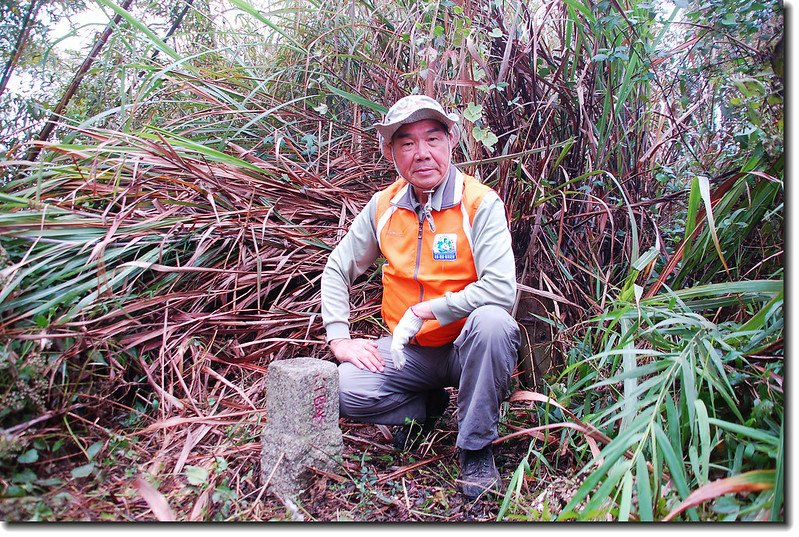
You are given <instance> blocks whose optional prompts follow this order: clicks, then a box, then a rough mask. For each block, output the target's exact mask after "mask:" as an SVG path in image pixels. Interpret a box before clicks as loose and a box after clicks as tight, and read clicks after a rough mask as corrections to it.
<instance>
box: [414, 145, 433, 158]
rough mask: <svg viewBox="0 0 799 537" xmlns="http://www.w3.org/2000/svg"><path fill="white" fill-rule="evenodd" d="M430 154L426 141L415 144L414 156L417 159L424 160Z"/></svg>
mask: <svg viewBox="0 0 799 537" xmlns="http://www.w3.org/2000/svg"><path fill="white" fill-rule="evenodd" d="M430 155H431V151H430V146H429V145H427V142H419V145H417V146H416V158H417V159H418V160H425V159H428V158H430Z"/></svg>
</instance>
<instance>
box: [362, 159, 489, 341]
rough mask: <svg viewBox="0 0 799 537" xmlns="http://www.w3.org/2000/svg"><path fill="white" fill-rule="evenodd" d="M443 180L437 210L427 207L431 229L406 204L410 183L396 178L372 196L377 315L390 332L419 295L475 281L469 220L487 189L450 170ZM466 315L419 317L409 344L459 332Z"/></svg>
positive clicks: (424, 296)
mask: <svg viewBox="0 0 799 537" xmlns="http://www.w3.org/2000/svg"><path fill="white" fill-rule="evenodd" d="M447 181H453V183H454V184H453V185H446V188H444V191H443V193H444V194H445V195H449V198H450V199H444V200H442V205H441V210H440V211H433V212H432V216H433V221H434V227H435V231H432V230H431V229H430V225H429V223H428V221H427V220H423V221H422V222H420V221H419V218H418V216H417V215H416V213H415V212H414V211H413V209H412V208H411V205H410V198H409V196H410V192H408V189H409V188H411V187H410V185H409V184H408V183H407V182H406V181H405V179H402V178H400V179H398V180H397V181H395V182H394V183H393V184H391V185H390V186H389V187H388V188H386V189H385V190H383V191H382V192H381V193H380V195H379V197H378V201H377V214H376V215H375V221H376V222H377V238H378V243H379V245H380V251H381V252H382V254H383V256H384V257H385V258H386V263H385V264H384V265H383V302H382V310H381V312H382V315H383V320H384V321H385V322H386V324H387V325H388V327H389V329H390V330H391V332H392V333H393V332H394V328H395V327H396V326H397V323H398V322H399V320H400V319H401V318H402V316H403V314H405V311H406V310H407V309H408V308H409V307H411V306H413V305H414V304H417V303H419V302H423V301H425V300H431V299H434V298H438V297H441V296H444V294H445V293H447V292H457V291H460V290H462V289H463V288H464V287H466V286H467V285H468V284H470V283H472V282H476V281H477V270H476V269H475V266H474V257H473V256H472V246H471V242H472V234H471V229H472V224H473V222H474V215H475V213H476V212H477V208H478V207H479V206H480V203H481V202H482V201H483V198H484V196H485V195H486V194H487V193H489V192H491V188H490V187H488V186H486V185H483V184H482V183H480V182H479V181H478V180H477V179H475V178H474V177H471V176H468V175H464V174H462V173H461V172H460V171H456V173H455V174H454V176H450V177H449V178H448V179H447ZM465 322H466V319H460V320H458V321H455V322H452V323H450V324H448V325H446V326H441V324H440V323H439V322H438V321H437V320H435V319H433V320H428V321H425V322H424V325H423V326H422V329H421V330H420V331H419V333H418V334H417V335H416V337H415V338H414V340H413V341H412V342H413V343H416V344H417V345H424V346H439V345H444V344H446V343H451V342H452V341H454V340H455V338H457V337H458V334H460V332H461V329H462V328H463V325H464V324H465Z"/></svg>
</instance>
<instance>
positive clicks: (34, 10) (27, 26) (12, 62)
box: [0, 0, 42, 95]
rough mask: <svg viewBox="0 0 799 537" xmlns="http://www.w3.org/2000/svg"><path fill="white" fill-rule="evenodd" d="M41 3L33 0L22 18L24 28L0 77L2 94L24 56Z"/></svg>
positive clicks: (0, 93) (0, 91) (21, 29)
mask: <svg viewBox="0 0 799 537" xmlns="http://www.w3.org/2000/svg"><path fill="white" fill-rule="evenodd" d="M41 5H42V4H41V3H40V2H39V1H38V0H31V3H30V5H29V6H28V11H27V13H25V18H24V19H23V20H22V28H20V30H19V35H18V36H17V42H16V44H15V45H14V51H13V53H12V54H11V56H10V57H9V58H8V62H6V66H5V68H4V69H3V77H2V78H0V95H2V94H3V93H4V92H5V91H6V85H7V84H8V81H9V80H10V79H11V73H12V71H14V68H15V67H16V66H17V62H19V58H20V56H22V49H24V48H25V42H26V41H27V40H28V35H30V32H31V26H32V24H33V21H35V20H36V15H37V14H38V13H39V8H40V7H41Z"/></svg>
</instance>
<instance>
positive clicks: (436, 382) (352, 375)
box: [339, 306, 519, 449]
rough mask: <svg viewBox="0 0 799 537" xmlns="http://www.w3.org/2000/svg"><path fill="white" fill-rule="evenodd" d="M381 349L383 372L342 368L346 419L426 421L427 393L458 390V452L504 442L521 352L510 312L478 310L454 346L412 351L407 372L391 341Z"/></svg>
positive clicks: (342, 409) (348, 365)
mask: <svg viewBox="0 0 799 537" xmlns="http://www.w3.org/2000/svg"><path fill="white" fill-rule="evenodd" d="M377 344H378V350H379V351H380V354H381V355H382V356H383V359H384V360H385V362H386V367H385V369H384V370H383V372H378V373H372V372H371V371H369V370H366V369H364V370H361V369H358V368H357V367H356V366H354V365H352V364H351V363H349V362H345V363H343V364H341V365H339V392H340V398H339V399H340V412H341V415H342V416H344V417H346V418H350V419H353V420H357V421H362V422H368V423H380V424H384V425H403V424H405V423H406V420H407V419H415V420H417V421H419V420H423V419H424V418H425V417H426V416H425V403H426V399H427V391H428V390H431V389H437V388H442V387H446V386H452V387H455V388H458V402H457V404H458V438H457V442H456V444H457V446H458V447H459V448H461V449H480V448H482V447H485V446H486V445H488V444H489V443H490V442H491V441H493V440H495V439H496V438H497V437H498V436H499V435H498V433H497V423H498V422H499V408H500V405H501V404H502V401H503V399H505V397H507V395H508V391H509V387H510V378H511V375H512V373H513V369H514V367H515V365H516V353H517V349H518V347H519V327H518V325H517V324H516V321H515V320H514V319H513V317H512V316H511V315H510V314H508V312H507V311H505V310H504V309H502V308H500V307H497V306H483V307H480V308H478V309H476V310H475V311H473V312H472V314H471V315H469V317H468V318H467V320H466V324H465V326H464V327H463V330H462V331H461V333H460V335H459V336H458V338H457V339H456V340H455V341H454V342H452V343H450V344H448V345H444V346H441V347H420V346H417V345H406V347H405V356H406V361H405V367H403V368H402V369H401V370H397V369H396V368H395V367H394V363H393V361H392V360H391V352H389V348H390V346H391V336H386V337H384V338H381V339H379V340H378V341H377Z"/></svg>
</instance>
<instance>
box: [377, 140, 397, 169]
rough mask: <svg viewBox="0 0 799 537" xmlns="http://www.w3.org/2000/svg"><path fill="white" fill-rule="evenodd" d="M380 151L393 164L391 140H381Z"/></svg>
mask: <svg viewBox="0 0 799 537" xmlns="http://www.w3.org/2000/svg"><path fill="white" fill-rule="evenodd" d="M380 152H381V153H383V156H384V157H386V160H388V161H389V162H390V163H392V164H394V155H392V154H391V142H386V141H382V140H381V142H380Z"/></svg>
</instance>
